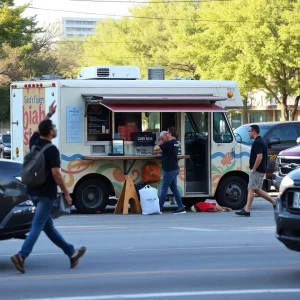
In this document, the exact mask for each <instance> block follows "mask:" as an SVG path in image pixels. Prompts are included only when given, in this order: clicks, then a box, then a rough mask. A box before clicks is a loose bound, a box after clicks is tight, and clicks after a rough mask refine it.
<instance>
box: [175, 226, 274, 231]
mask: <svg viewBox="0 0 300 300" xmlns="http://www.w3.org/2000/svg"><path fill="white" fill-rule="evenodd" d="M170 228H171V229H178V230H186V231H201V232H211V231H217V232H240V231H243V232H253V231H275V229H276V228H275V227H273V226H272V227H251V228H247V227H246V228H237V229H229V228H228V229H227V228H226V229H210V228H195V227H170Z"/></svg>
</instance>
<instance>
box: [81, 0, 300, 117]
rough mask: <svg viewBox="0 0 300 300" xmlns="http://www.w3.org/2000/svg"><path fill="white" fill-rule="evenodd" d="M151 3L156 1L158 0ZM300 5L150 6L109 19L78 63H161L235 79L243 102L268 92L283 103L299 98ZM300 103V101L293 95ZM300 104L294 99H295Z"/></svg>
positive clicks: (248, 1) (170, 71) (236, 1)
mask: <svg viewBox="0 0 300 300" xmlns="http://www.w3.org/2000/svg"><path fill="white" fill-rule="evenodd" d="M153 2H154V1H153ZM299 6H300V0H288V1H287V0H255V1H253V0H232V1H223V2H222V1H220V2H218V1H211V2H201V1H194V2H184V3H178V2H171V1H165V3H161V4H158V3H152V1H150V3H148V4H143V5H139V6H136V7H135V8H134V9H132V10H131V16H133V17H134V18H122V19H120V20H117V21H114V20H107V21H103V22H101V23H100V24H99V25H98V28H97V30H96V33H95V35H94V36H92V37H89V38H87V40H86V42H85V43H84V45H83V56H82V58H81V59H80V61H79V62H80V64H81V65H97V64H114V65H127V64H130V65H132V64H136V65H138V66H140V67H141V69H142V70H143V71H144V73H143V76H144V77H145V75H146V74H145V70H146V69H147V67H149V66H154V65H161V66H164V67H165V69H166V71H167V76H168V77H173V76H174V75H175V74H178V75H180V76H185V77H195V78H201V79H234V80H236V81H237V82H238V83H239V86H240V89H241V92H242V94H243V97H246V95H247V93H248V92H255V91H256V90H264V91H265V92H266V93H267V94H268V97H270V96H272V97H273V98H275V99H276V101H277V103H278V104H281V105H282V108H283V109H282V112H283V118H284V119H288V113H287V99H288V96H297V95H299V94H300V90H299V71H300V57H299V53H300V51H299V50H300V21H299V19H298V16H299V11H300V10H299V8H300V7H299ZM296 99H298V101H299V98H296ZM296 103H297V101H296Z"/></svg>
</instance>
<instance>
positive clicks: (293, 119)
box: [292, 95, 300, 121]
mask: <svg viewBox="0 0 300 300" xmlns="http://www.w3.org/2000/svg"><path fill="white" fill-rule="evenodd" d="M299 100H300V95H298V96H297V97H296V99H295V103H294V108H293V111H292V121H295V117H296V114H297V111H298V104H299Z"/></svg>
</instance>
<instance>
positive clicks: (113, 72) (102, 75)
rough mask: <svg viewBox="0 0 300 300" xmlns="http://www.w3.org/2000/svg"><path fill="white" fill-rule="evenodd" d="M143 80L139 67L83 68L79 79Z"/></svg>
mask: <svg viewBox="0 0 300 300" xmlns="http://www.w3.org/2000/svg"><path fill="white" fill-rule="evenodd" d="M140 78H141V73H140V69H139V67H135V66H96V67H85V68H82V70H81V72H80V74H78V76H77V79H90V80H92V79H106V80H108V79H110V80H136V79H140Z"/></svg>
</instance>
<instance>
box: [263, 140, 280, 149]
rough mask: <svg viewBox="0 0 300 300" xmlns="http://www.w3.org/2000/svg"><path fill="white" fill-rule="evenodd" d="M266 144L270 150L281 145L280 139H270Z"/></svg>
mask: <svg viewBox="0 0 300 300" xmlns="http://www.w3.org/2000/svg"><path fill="white" fill-rule="evenodd" d="M266 142H267V144H268V147H269V148H271V146H272V145H279V144H280V143H281V142H280V138H269V139H267V140H266Z"/></svg>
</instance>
